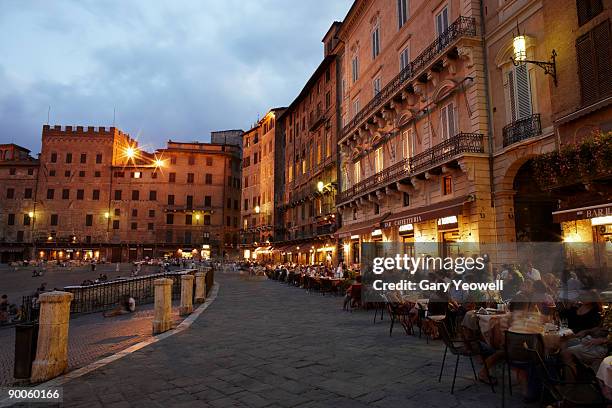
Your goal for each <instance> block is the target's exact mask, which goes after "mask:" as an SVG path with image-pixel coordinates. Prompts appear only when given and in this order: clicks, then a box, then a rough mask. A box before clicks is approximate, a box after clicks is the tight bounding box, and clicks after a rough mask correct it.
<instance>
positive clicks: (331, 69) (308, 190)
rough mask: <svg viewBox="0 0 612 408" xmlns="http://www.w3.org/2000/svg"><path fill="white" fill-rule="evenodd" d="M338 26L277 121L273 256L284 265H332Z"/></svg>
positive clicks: (329, 36)
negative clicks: (279, 176) (277, 226)
mask: <svg viewBox="0 0 612 408" xmlns="http://www.w3.org/2000/svg"><path fill="white" fill-rule="evenodd" d="M339 27H340V23H334V24H333V25H332V26H331V28H330V30H329V31H328V33H327V34H326V35H325V37H324V38H323V43H324V50H325V52H324V58H323V61H322V62H321V63H320V64H319V66H318V68H317V69H316V70H315V72H314V73H313V74H312V76H311V77H310V79H309V80H308V81H307V83H306V85H305V86H304V88H303V89H302V91H301V92H300V94H299V95H298V96H297V98H296V99H295V100H294V101H293V102H292V103H291V105H289V107H288V108H287V110H286V111H285V112H284V114H283V115H282V116H281V117H280V118H279V123H280V126H281V127H282V148H281V150H280V151H279V152H278V154H277V155H276V160H277V161H278V162H279V163H282V164H281V171H282V172H283V174H284V188H283V194H282V195H281V197H280V198H281V201H280V211H281V214H282V218H281V219H282V223H283V227H284V229H283V233H282V239H281V242H277V244H276V245H275V246H274V251H275V254H276V256H277V258H278V259H280V260H282V261H283V262H297V263H301V264H308V263H327V264H328V265H332V264H335V263H336V261H337V256H338V254H337V252H338V251H337V241H336V238H335V236H334V233H335V231H336V226H337V223H336V218H337V214H336V208H335V200H336V192H337V134H338V105H337V94H338V92H337V90H338V83H337V71H336V70H337V61H336V55H335V54H333V48H334V46H335V45H336V41H337V37H336V33H337V30H338V29H339Z"/></svg>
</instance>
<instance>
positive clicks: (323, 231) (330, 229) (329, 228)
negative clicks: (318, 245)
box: [317, 223, 336, 236]
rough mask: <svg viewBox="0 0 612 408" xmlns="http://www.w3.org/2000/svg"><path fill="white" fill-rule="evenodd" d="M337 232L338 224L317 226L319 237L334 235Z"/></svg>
mask: <svg viewBox="0 0 612 408" xmlns="http://www.w3.org/2000/svg"><path fill="white" fill-rule="evenodd" d="M335 231H336V224H335V223H334V224H327V225H319V226H317V236H318V235H329V234H333V233H334V232H335Z"/></svg>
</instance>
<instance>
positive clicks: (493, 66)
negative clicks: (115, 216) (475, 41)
mask: <svg viewBox="0 0 612 408" xmlns="http://www.w3.org/2000/svg"><path fill="white" fill-rule="evenodd" d="M484 7H485V10H486V11H487V14H486V17H485V27H486V28H485V32H486V41H487V55H488V59H487V63H488V77H489V84H490V101H491V102H490V103H491V107H490V109H491V116H492V127H493V129H492V130H493V135H494V139H493V140H494V144H493V177H494V183H493V187H494V190H493V194H494V197H495V208H496V213H497V219H496V221H497V222H496V225H497V228H496V229H497V240H498V241H499V242H514V241H561V240H563V241H565V242H599V243H605V242H607V243H608V245H612V244H610V242H611V241H612V218H611V217H610V216H611V215H612V185H611V184H610V160H611V158H610V157H611V156H610V155H609V153H608V158H607V159H606V158H605V157H604V156H605V151H606V150H605V149H606V147H605V146H606V144H605V143H604V145H603V147H602V146H601V145H599V147H596V148H595V149H594V150H600V152H599V153H602V154H603V155H602V156H601V157H598V158H596V157H592V158H590V159H589V156H588V155H585V154H583V155H582V156H581V157H580V158H578V159H577V158H576V157H570V156H569V155H568V154H567V153H564V151H566V149H568V148H571V146H572V145H573V146H578V147H579V148H582V147H581V146H585V144H584V142H585V141H587V140H588V139H590V138H592V137H593V136H594V135H595V134H597V133H598V132H610V131H611V130H612V77H611V76H610V66H612V61H611V55H612V49H611V36H610V17H611V13H610V2H609V1H597V0H594V1H591V0H578V1H573V0H572V1H570V0H567V1H566V0H561V1H544V2H539V1H527V0H526V1H514V2H500V1H498V0H490V1H485V2H484ZM559 27H563V29H559ZM519 31H520V32H519ZM519 35H520V37H519ZM521 50H524V53H525V56H524V58H525V59H526V60H530V61H537V62H544V63H550V62H552V61H553V55H552V54H553V50H554V52H555V53H556V58H555V67H554V68H555V71H556V81H555V77H554V75H552V71H551V72H550V74H547V71H545V69H544V68H548V69H549V70H550V68H551V65H550V64H548V65H545V66H544V67H542V66H538V65H537V64H534V63H526V64H523V63H517V64H514V63H513V61H512V60H511V58H514V59H515V60H516V59H517V58H519V59H520V55H518V54H517V51H521ZM607 140H608V141H607V146H608V147H607V149H608V150H607V151H608V152H609V149H610V147H609V146H610V143H611V141H610V135H609V133H608V138H607ZM601 150H604V151H603V152H602V151H601ZM544 154H548V155H547V156H542V155H544ZM539 158H540V159H539ZM557 158H559V160H558V161H557ZM591 160H592V161H591ZM538 161H539V163H541V165H540V166H539V167H538V163H537V162H538ZM605 217H608V218H605ZM604 245H605V244H604ZM507 248H512V247H507ZM600 248H603V247H600ZM595 251H596V252H597V251H598V250H597V249H595ZM608 251H609V247H608ZM591 255H594V256H589V257H588V258H589V259H590V260H592V261H595V262H597V263H599V264H605V263H607V264H608V265H611V264H612V259H608V260H607V261H606V260H605V259H603V258H601V259H600V257H599V255H598V254H597V253H595V254H591ZM600 255H601V254H600ZM608 256H610V255H608ZM602 261H603V262H602ZM587 266H593V265H587Z"/></svg>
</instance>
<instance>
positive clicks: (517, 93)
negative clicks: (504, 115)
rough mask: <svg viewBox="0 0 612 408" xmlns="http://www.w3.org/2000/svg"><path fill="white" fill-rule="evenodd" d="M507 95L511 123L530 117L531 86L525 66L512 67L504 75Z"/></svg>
mask: <svg viewBox="0 0 612 408" xmlns="http://www.w3.org/2000/svg"><path fill="white" fill-rule="evenodd" d="M506 76H507V83H506V86H507V89H508V91H507V95H508V101H507V103H508V105H509V107H510V109H509V113H510V119H511V121H512V122H516V121H517V120H521V119H525V118H527V117H529V116H531V114H532V113H533V112H532V104H531V84H530V81H529V70H528V69H527V65H525V64H522V65H519V66H518V67H514V68H513V69H512V70H510V71H508V72H507V73H506Z"/></svg>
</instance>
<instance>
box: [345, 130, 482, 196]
mask: <svg viewBox="0 0 612 408" xmlns="http://www.w3.org/2000/svg"><path fill="white" fill-rule="evenodd" d="M465 153H484V135H483V134H481V133H459V134H456V135H455V136H453V137H451V138H450V139H448V140H445V141H443V142H442V143H439V144H437V145H435V146H434V147H432V148H430V149H427V150H425V151H424V152H422V153H419V154H417V155H415V156H414V157H412V158H410V159H408V158H406V159H402V160H400V161H399V162H397V163H395V164H393V165H391V166H389V167H387V168H385V169H383V170H382V171H380V172H378V173H376V174H373V175H372V176H370V177H368V178H366V179H364V180H362V181H360V182H359V183H356V184H355V185H353V186H352V187H349V188H348V189H346V190H344V191H342V192H340V193H339V194H338V196H337V200H336V202H337V203H338V204H341V203H344V202H346V201H349V200H350V199H352V198H354V197H355V196H359V195H362V194H365V193H368V192H371V191H374V190H377V189H379V188H381V187H385V186H386V185H389V184H391V183H394V182H396V181H400V180H402V179H405V178H407V177H411V176H414V175H417V174H418V173H421V172H423V171H426V170H428V169H430V168H433V167H435V166H439V165H442V164H444V163H448V162H449V161H451V160H454V159H456V158H457V157H459V156H461V155H463V154H465Z"/></svg>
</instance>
